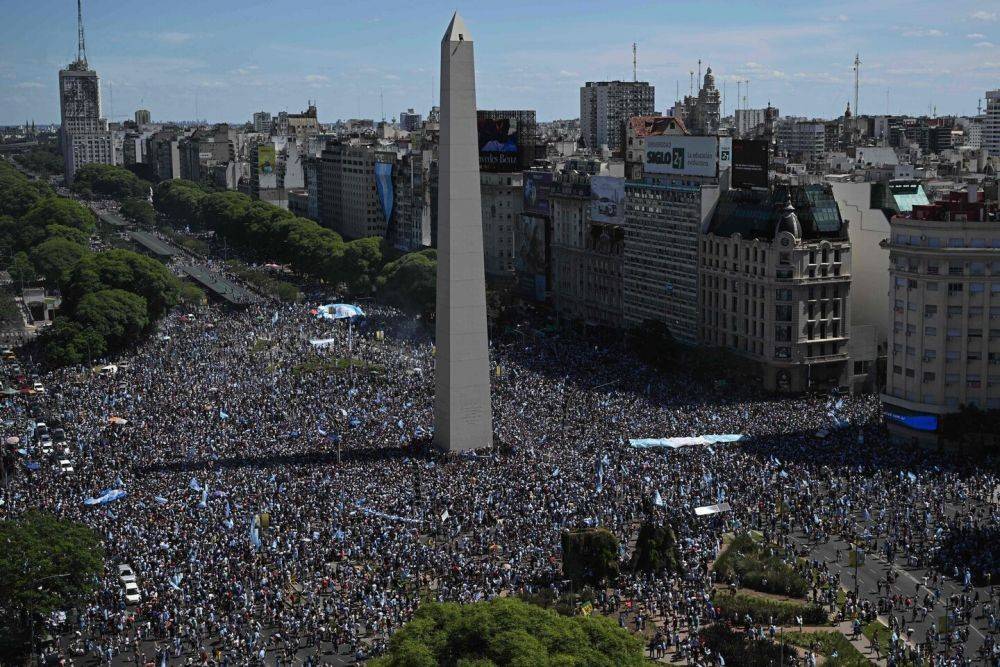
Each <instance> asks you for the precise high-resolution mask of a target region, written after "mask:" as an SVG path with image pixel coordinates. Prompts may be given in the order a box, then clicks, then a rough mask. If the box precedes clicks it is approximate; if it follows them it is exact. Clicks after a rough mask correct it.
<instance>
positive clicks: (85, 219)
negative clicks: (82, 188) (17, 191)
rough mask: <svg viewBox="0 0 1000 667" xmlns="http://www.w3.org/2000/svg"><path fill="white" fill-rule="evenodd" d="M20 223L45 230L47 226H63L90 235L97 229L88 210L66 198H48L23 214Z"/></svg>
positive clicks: (93, 216)
mask: <svg viewBox="0 0 1000 667" xmlns="http://www.w3.org/2000/svg"><path fill="white" fill-rule="evenodd" d="M22 222H23V223H24V224H26V225H33V226H36V227H39V228H41V229H45V228H46V227H47V226H48V225H63V226H64V227H72V228H73V229H79V230H80V231H83V232H86V233H87V234H90V233H92V232H93V231H94V229H95V228H96V227H97V216H95V215H94V213H93V211H91V210H90V209H89V208H87V207H86V206H84V205H83V204H80V203H79V202H75V201H73V200H72V199H67V198H66V197H49V198H48V199H43V200H41V201H40V202H38V203H37V204H35V205H34V206H33V207H32V208H31V210H30V211H28V212H27V213H25V215H24V219H23V220H22Z"/></svg>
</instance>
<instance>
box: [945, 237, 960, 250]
mask: <svg viewBox="0 0 1000 667" xmlns="http://www.w3.org/2000/svg"><path fill="white" fill-rule="evenodd" d="M948 247H949V248H961V247H962V239H960V238H955V237H954V236H953V237H951V238H950V239H948Z"/></svg>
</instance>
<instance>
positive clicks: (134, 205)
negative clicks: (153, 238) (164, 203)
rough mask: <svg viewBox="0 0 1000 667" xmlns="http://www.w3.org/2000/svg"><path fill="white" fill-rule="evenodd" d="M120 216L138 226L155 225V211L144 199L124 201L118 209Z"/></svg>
mask: <svg viewBox="0 0 1000 667" xmlns="http://www.w3.org/2000/svg"><path fill="white" fill-rule="evenodd" d="M120 211H121V214H122V215H123V216H125V217H126V218H128V219H129V220H131V221H132V222H135V223H136V224H139V225H147V226H149V225H154V224H156V209H154V208H153V205H152V204H150V203H149V202H148V201H146V200H145V199H138V198H133V199H126V200H125V201H123V202H122V205H121V208H120Z"/></svg>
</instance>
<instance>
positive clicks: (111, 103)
mask: <svg viewBox="0 0 1000 667" xmlns="http://www.w3.org/2000/svg"><path fill="white" fill-rule="evenodd" d="M108 107H109V108H108V118H109V119H110V120H111V122H114V120H115V84H113V83H112V82H111V81H108Z"/></svg>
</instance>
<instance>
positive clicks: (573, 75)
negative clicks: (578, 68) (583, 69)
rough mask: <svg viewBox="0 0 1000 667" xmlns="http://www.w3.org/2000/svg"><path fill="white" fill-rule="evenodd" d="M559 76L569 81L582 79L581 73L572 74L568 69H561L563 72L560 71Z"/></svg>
mask: <svg viewBox="0 0 1000 667" xmlns="http://www.w3.org/2000/svg"><path fill="white" fill-rule="evenodd" d="M559 76H564V77H566V78H569V79H578V78H580V73H579V72H571V71H570V70H567V69H561V70H559Z"/></svg>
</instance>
